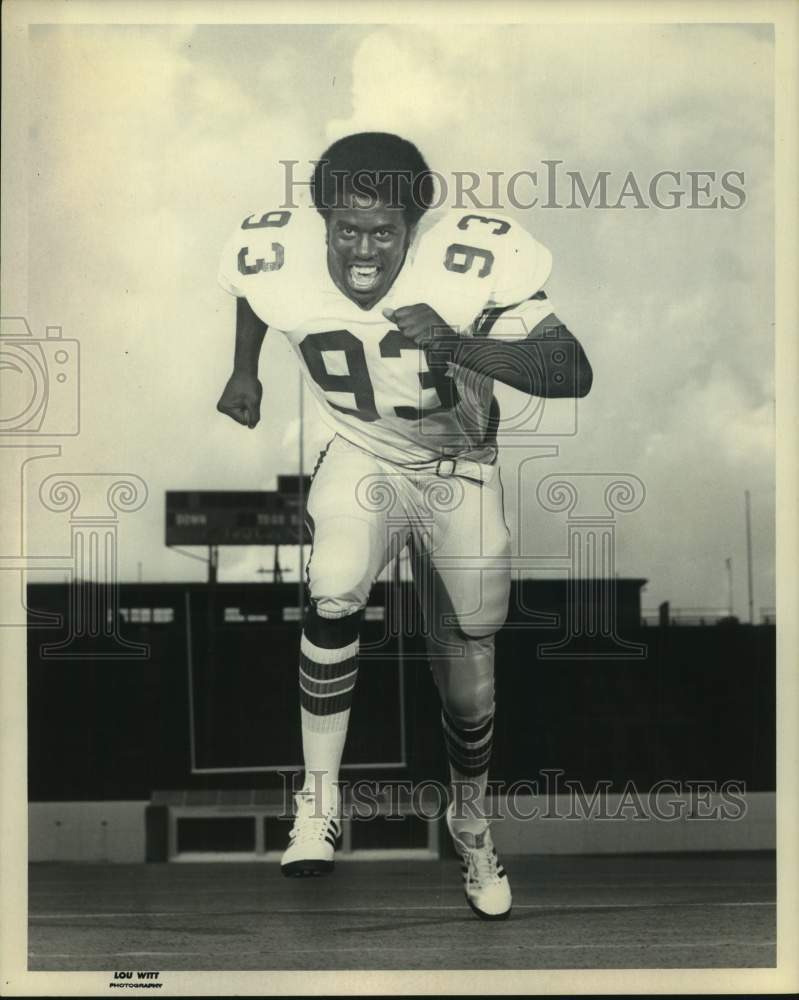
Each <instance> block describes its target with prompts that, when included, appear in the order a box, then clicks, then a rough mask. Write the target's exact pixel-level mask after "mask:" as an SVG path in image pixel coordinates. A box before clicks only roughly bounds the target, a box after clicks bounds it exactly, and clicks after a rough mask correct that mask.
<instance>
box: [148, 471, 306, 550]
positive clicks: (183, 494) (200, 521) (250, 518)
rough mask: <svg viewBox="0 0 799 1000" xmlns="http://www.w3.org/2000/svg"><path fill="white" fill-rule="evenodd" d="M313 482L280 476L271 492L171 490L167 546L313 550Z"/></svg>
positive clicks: (167, 496) (167, 516)
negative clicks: (308, 518) (308, 500)
mask: <svg viewBox="0 0 799 1000" xmlns="http://www.w3.org/2000/svg"><path fill="white" fill-rule="evenodd" d="M309 486H310V476H303V477H302V480H300V477H299V476H278V488H277V490H275V491H267V490H250V491H241V490H188V491H177V490H167V493H166V544H167V545H206V546H209V545H299V544H301V543H303V544H308V543H309V542H310V540H311V536H310V532H309V531H308V527H307V525H306V524H305V510H304V507H305V503H304V501H305V497H306V496H307V494H308V488H309Z"/></svg>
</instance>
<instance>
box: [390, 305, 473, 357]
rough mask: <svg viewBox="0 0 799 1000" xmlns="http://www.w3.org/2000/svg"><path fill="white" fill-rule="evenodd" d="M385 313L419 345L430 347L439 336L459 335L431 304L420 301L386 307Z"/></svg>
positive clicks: (401, 331)
mask: <svg viewBox="0 0 799 1000" xmlns="http://www.w3.org/2000/svg"><path fill="white" fill-rule="evenodd" d="M383 315H384V316H385V317H386V319H387V320H388V321H389V322H390V323H394V324H396V327H397V329H398V330H399V332H400V333H401V334H403V335H404V336H405V337H408V338H409V339H410V340H412V341H413V342H414V343H416V344H418V345H419V347H429V346H430V344H431V343H432V342H433V341H434V340H435V339H436V338H438V337H444V336H447V337H454V336H457V334H456V333H455V331H454V330H453V329H452V327H449V326H447V324H446V323H445V322H444V320H443V319H442V318H441V317H440V316H439V315H438V313H437V312H436V311H435V309H433V308H432V307H431V306H428V305H427V304H426V303H424V302H419V303H417V304H416V305H415V306H402V307H401V308H399V309H384V310H383Z"/></svg>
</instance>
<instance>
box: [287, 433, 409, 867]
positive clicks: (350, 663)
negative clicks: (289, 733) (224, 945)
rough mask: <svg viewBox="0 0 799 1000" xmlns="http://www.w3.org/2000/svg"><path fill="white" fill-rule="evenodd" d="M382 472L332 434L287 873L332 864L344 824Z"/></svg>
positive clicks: (313, 558)
mask: <svg viewBox="0 0 799 1000" xmlns="http://www.w3.org/2000/svg"><path fill="white" fill-rule="evenodd" d="M379 475H380V469H379V467H377V466H376V465H375V464H374V462H373V460H372V459H371V458H370V456H368V455H366V454H365V453H364V452H362V451H360V450H359V449H357V448H354V447H352V446H350V445H348V444H346V442H343V441H342V439H340V438H335V439H334V441H333V443H332V444H331V445H330V447H329V449H328V450H327V452H326V453H325V454H324V455H323V457H322V459H321V461H320V464H318V466H317V471H316V473H315V475H314V477H313V481H312V484H311V489H310V493H309V497H308V514H309V520H310V522H311V524H312V529H313V545H312V549H311V555H310V558H309V561H308V567H307V578H308V587H309V596H310V608H309V610H308V614H307V616H306V619H305V622H304V626H303V632H302V638H301V644H300V671H299V684H300V714H301V725H302V747H303V759H304V765H305V781H304V784H303V789H302V791H301V793H300V794H299V795H298V797H297V817H298V822H295V826H294V830H293V831H292V838H291V841H292V842H291V844H290V846H289V849H288V850H287V851H286V853H285V854H284V856H283V860H282V867H283V871H284V873H285V874H291V875H307V874H318V873H322V872H325V871H329V870H330V869H331V868H332V859H333V848H334V846H335V840H336V839H337V836H338V832H339V821H340V796H339V793H338V787H337V784H338V775H339V768H340V765H341V758H342V754H343V752H344V745H345V742H346V737H347V728H348V724H349V716H350V707H351V704H352V697H353V692H354V689H355V683H356V679H357V675H358V659H357V658H358V643H359V628H360V623H361V618H362V615H363V609H364V607H365V606H366V603H367V601H368V598H369V592H370V590H371V588H372V584H373V582H374V580H375V579H376V577H377V576H378V575H379V573H380V572H381V570H382V569H383V567H384V566H385V565H386V563H387V562H388V559H389V558H390V550H391V544H392V536H391V535H390V534H389V532H388V531H387V529H386V518H385V513H384V511H382V510H380V509H374V507H372V508H370V506H369V504H368V503H366V502H364V496H363V487H362V486H361V484H363V483H364V482H366V483H368V482H369V481H370V479H374V478H376V477H378V476H379Z"/></svg>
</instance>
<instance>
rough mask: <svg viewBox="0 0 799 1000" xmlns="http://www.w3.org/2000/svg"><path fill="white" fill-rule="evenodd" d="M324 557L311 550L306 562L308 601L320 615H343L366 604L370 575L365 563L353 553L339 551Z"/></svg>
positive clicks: (369, 588) (360, 609) (360, 608)
mask: <svg viewBox="0 0 799 1000" xmlns="http://www.w3.org/2000/svg"><path fill="white" fill-rule="evenodd" d="M337 555H338V557H337V558H335V559H333V558H332V557H330V558H326V557H325V556H324V554H323V553H316V552H314V553H313V554H312V558H311V560H310V562H309V564H308V584H309V590H310V596H311V601H312V602H313V604H314V607H315V608H316V611H317V613H318V614H319V616H320V617H322V618H344V617H346V616H348V615H353V614H357V613H358V612H359V611H362V610H363V609H364V608H365V607H366V603H367V601H368V600H369V592H370V591H371V589H372V579H371V576H370V573H369V566H368V563H367V562H366V561H365V560H363V559H360V558H358V557H357V556H352V555H350V556H348V555H347V554H346V553H342V552H339V553H338V554H337Z"/></svg>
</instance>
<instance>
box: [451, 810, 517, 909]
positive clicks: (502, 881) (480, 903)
mask: <svg viewBox="0 0 799 1000" xmlns="http://www.w3.org/2000/svg"><path fill="white" fill-rule="evenodd" d="M452 808H453V807H452V805H450V806H449V808H448V809H447V827H448V828H449V832H450V836H451V837H452V843H453V844H454V845H455V851H456V852H457V854H458V857H459V858H460V860H461V873H462V875H463V888H464V891H465V892H466V901H467V902H468V904H469V906H471V908H472V910H474V912H475V913H476V914H477V916H478V917H480V919H481V920H507V919H508V917H509V916H510V910H511V903H512V898H511V892H510V883H509V882H508V876H507V875H506V874H505V869H504V868H503V867H502V865H501V864H500V862H499V858H498V857H497V852H496V848H495V847H494V843H493V841H492V839H491V831H490V830H489V828H488V823H486V826H485V829H484V830H483V831H482V832H481V833H467V832H465V831H464V832H463V833H455V831H454V830H453V829H452Z"/></svg>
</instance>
